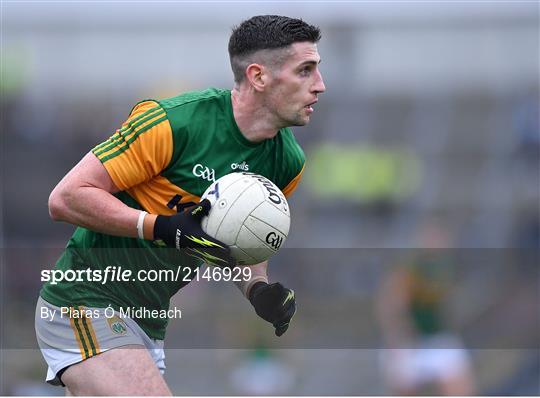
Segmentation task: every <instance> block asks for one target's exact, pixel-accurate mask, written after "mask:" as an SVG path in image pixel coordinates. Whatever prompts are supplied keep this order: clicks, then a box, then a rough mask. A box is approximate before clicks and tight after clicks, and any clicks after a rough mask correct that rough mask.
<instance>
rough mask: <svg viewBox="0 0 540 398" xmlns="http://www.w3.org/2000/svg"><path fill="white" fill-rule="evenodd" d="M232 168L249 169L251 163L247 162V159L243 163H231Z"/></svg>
mask: <svg viewBox="0 0 540 398" xmlns="http://www.w3.org/2000/svg"><path fill="white" fill-rule="evenodd" d="M231 169H233V170H242V171H248V170H249V164H247V163H246V161H245V160H244V161H243V162H242V163H231Z"/></svg>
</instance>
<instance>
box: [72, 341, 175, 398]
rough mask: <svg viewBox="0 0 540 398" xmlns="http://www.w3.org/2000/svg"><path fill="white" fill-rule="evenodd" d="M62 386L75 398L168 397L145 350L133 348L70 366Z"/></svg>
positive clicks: (131, 346) (165, 387)
mask: <svg viewBox="0 0 540 398" xmlns="http://www.w3.org/2000/svg"><path fill="white" fill-rule="evenodd" d="M62 382H63V383H64V384H65V385H66V387H67V388H68V389H69V391H70V392H71V393H72V394H74V395H154V396H155V395H168V396H170V395H171V392H170V390H169V388H168V387H167V384H166V383H165V380H164V379H163V377H162V376H161V374H160V372H159V370H158V368H157V367H156V364H155V363H154V360H153V359H152V357H151V356H150V354H149V353H148V350H147V349H146V348H145V347H143V346H136V345H130V346H125V347H120V348H114V349H111V350H108V351H106V352H103V353H101V354H99V355H96V356H93V357H91V358H88V359H87V360H85V361H82V362H80V363H77V364H75V365H72V366H70V367H69V368H67V369H66V370H65V372H64V374H63V375H62Z"/></svg>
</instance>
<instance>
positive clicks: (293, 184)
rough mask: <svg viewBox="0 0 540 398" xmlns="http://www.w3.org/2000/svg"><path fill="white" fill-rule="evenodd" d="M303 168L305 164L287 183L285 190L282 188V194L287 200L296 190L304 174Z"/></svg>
mask: <svg viewBox="0 0 540 398" xmlns="http://www.w3.org/2000/svg"><path fill="white" fill-rule="evenodd" d="M304 167H305V164H303V165H302V169H301V170H300V172H299V173H298V174H297V175H296V177H294V178H293V179H292V181H291V182H289V183H288V184H287V186H286V187H285V188H283V194H284V195H285V197H286V198H289V197H290V196H291V195H292V194H293V192H294V191H295V190H296V187H297V186H298V183H299V182H300V180H301V179H302V174H303V173H304Z"/></svg>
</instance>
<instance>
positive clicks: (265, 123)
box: [231, 88, 281, 142]
mask: <svg viewBox="0 0 540 398" xmlns="http://www.w3.org/2000/svg"><path fill="white" fill-rule="evenodd" d="M231 102H232V108H233V114H234V120H235V121H236V125H237V126H238V128H239V129H240V132H241V133H242V134H243V135H244V137H246V139H248V140H249V141H251V142H261V141H264V140H267V139H270V138H273V137H275V136H276V134H277V133H278V131H279V129H280V128H281V127H279V126H277V123H275V122H273V121H272V115H271V114H270V113H269V112H268V110H267V109H266V107H265V105H264V103H263V102H262V101H260V100H258V98H257V96H256V93H254V92H253V93H252V92H250V91H248V90H238V89H237V88H234V89H233V90H232V91H231Z"/></svg>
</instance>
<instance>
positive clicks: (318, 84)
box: [311, 68, 326, 94]
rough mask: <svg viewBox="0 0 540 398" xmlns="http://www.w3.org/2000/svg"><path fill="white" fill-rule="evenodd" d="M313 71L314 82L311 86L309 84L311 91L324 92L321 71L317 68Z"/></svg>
mask: <svg viewBox="0 0 540 398" xmlns="http://www.w3.org/2000/svg"><path fill="white" fill-rule="evenodd" d="M315 72H316V73H315V82H314V83H313V86H311V91H313V92H314V93H317V94H319V93H324V92H325V91H326V86H325V85H324V81H323V78H322V75H321V72H320V71H319V69H318V68H317V69H316V70H315Z"/></svg>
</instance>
